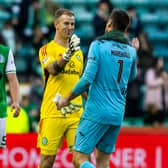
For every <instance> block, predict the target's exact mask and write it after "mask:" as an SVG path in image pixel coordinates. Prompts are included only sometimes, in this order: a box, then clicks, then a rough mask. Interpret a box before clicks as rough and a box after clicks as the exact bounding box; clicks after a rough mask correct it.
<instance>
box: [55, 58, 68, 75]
mask: <svg viewBox="0 0 168 168" xmlns="http://www.w3.org/2000/svg"><path fill="white" fill-rule="evenodd" d="M66 64H67V61H65V60H64V59H62V58H61V59H59V60H58V61H55V62H53V69H54V74H55V75H57V74H59V73H60V72H61V71H62V70H63V69H64V67H65V65H66Z"/></svg>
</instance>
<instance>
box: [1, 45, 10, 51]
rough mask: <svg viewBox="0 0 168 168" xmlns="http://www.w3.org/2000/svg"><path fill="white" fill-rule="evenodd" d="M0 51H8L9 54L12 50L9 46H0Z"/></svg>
mask: <svg viewBox="0 0 168 168" xmlns="http://www.w3.org/2000/svg"><path fill="white" fill-rule="evenodd" d="M0 50H1V51H8V52H9V50H10V48H9V47H7V46H5V45H2V44H0Z"/></svg>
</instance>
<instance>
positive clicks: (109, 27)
mask: <svg viewBox="0 0 168 168" xmlns="http://www.w3.org/2000/svg"><path fill="white" fill-rule="evenodd" d="M107 27H108V29H112V28H113V21H112V20H111V19H110V20H109V21H108V24H107Z"/></svg>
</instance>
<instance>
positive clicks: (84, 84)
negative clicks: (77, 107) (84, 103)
mask: <svg viewBox="0 0 168 168" xmlns="http://www.w3.org/2000/svg"><path fill="white" fill-rule="evenodd" d="M89 86H90V83H89V82H88V81H87V80H85V79H84V77H82V78H81V79H80V80H79V82H78V83H77V84H76V86H75V87H74V88H73V90H72V92H73V93H74V94H75V95H78V96H79V95H80V94H82V93H84V92H85V91H86V90H87V89H88V88H89Z"/></svg>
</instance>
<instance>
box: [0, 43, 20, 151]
mask: <svg viewBox="0 0 168 168" xmlns="http://www.w3.org/2000/svg"><path fill="white" fill-rule="evenodd" d="M6 77H7V79H8V82H9V90H10V94H11V98H12V103H11V110H12V112H14V113H13V117H17V116H19V112H20V105H19V83H18V80H17V76H16V67H15V63H14V58H13V53H12V50H11V49H10V48H9V47H7V46H4V45H1V44H0V148H5V147H6V117H7V100H6V88H5V82H6Z"/></svg>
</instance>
